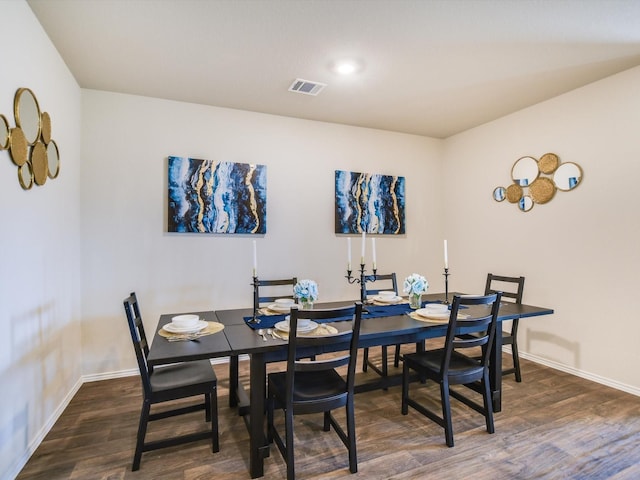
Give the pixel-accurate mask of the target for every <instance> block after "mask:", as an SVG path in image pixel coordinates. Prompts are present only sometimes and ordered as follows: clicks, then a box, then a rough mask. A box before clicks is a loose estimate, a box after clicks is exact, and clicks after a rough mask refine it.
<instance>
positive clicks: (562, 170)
mask: <svg viewBox="0 0 640 480" xmlns="http://www.w3.org/2000/svg"><path fill="white" fill-rule="evenodd" d="M581 181H582V169H581V168H580V165H578V164H576V163H572V162H568V163H563V164H562V165H560V166H559V167H558V169H557V170H556V173H554V174H553V183H555V184H556V187H557V188H558V190H562V191H565V192H568V191H569V190H573V189H574V188H576V187H577V186H578V185H579V184H580V182H581Z"/></svg>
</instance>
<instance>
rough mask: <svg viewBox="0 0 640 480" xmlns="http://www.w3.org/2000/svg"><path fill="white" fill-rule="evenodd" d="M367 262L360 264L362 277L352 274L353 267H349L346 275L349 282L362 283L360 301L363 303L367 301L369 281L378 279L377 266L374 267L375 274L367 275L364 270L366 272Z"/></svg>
mask: <svg viewBox="0 0 640 480" xmlns="http://www.w3.org/2000/svg"><path fill="white" fill-rule="evenodd" d="M364 267H365V264H364V263H361V264H360V278H357V277H352V276H351V272H352V270H351V269H349V268H348V269H347V276H346V277H345V278H346V279H347V282H349V284H354V283H359V284H360V301H361V302H362V303H365V302H366V300H367V282H375V281H376V268H375V267H373V275H366V274H365V273H364V272H366V270H365V268H364Z"/></svg>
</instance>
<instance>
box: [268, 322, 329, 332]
mask: <svg viewBox="0 0 640 480" xmlns="http://www.w3.org/2000/svg"><path fill="white" fill-rule="evenodd" d="M275 327H276V329H278V330H280V331H283V332H287V333H289V322H287V321H286V320H283V321H282V322H278V323H276V325H275ZM316 328H318V324H317V323H316V322H312V321H311V320H310V321H309V324H308V325H305V326H304V327H298V332H299V333H306V332H310V331H312V330H315V329H316Z"/></svg>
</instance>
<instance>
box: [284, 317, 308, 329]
mask: <svg viewBox="0 0 640 480" xmlns="http://www.w3.org/2000/svg"><path fill="white" fill-rule="evenodd" d="M290 320H291V318H290V317H289V315H287V317H286V321H287V325H289V321H290ZM310 324H311V320H309V319H308V318H299V319H298V330H299V329H301V328H307V327H308V326H309V325H310Z"/></svg>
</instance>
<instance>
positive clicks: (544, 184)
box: [529, 177, 556, 203]
mask: <svg viewBox="0 0 640 480" xmlns="http://www.w3.org/2000/svg"><path fill="white" fill-rule="evenodd" d="M555 193H556V186H555V185H554V184H553V182H552V181H551V179H550V178H547V177H539V178H536V180H535V182H533V183H532V184H531V185H529V194H530V195H531V198H532V199H533V201H534V202H535V203H547V202H548V201H549V200H551V199H552V198H553V195H554V194H555Z"/></svg>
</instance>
